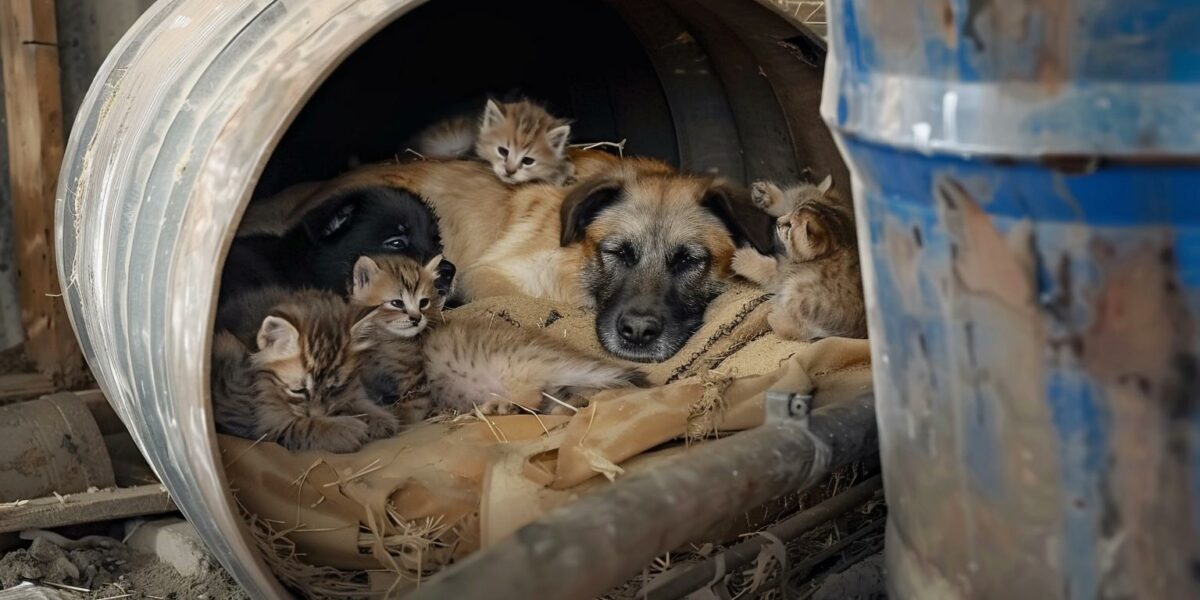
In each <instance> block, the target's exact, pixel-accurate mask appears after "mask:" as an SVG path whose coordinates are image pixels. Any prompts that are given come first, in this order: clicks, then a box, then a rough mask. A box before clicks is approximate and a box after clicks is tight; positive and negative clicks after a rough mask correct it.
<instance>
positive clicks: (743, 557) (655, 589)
mask: <svg viewBox="0 0 1200 600" xmlns="http://www.w3.org/2000/svg"><path fill="white" fill-rule="evenodd" d="M882 487H883V478H882V477H881V476H879V475H876V476H874V477H871V478H870V479H867V480H866V481H864V482H862V483H860V484H858V485H856V486H854V487H852V488H850V489H848V490H846V491H845V492H842V493H841V494H838V495H836V496H834V497H832V498H830V499H828V500H826V501H824V502H822V503H820V504H818V505H816V506H814V507H812V508H810V509H808V510H805V511H802V512H800V513H797V514H796V515H794V516H792V517H791V518H789V519H786V520H784V521H783V522H781V523H779V524H777V525H775V526H774V527H771V528H770V529H768V530H767V533H770V534H771V535H772V536H773V537H774V538H775V539H780V540H783V541H785V542H786V541H788V540H792V539H795V538H797V537H799V536H800V535H801V534H803V533H804V532H806V531H809V530H810V529H813V528H816V527H817V526H819V525H821V524H823V523H826V522H828V521H830V520H832V519H836V518H837V517H840V516H841V515H843V514H845V513H846V512H847V511H849V510H850V509H852V508H855V507H858V506H860V505H862V504H863V503H864V502H866V501H867V500H869V499H871V497H872V496H874V495H875V493H876V492H878V491H879V490H880V489H881V488H882ZM768 543H770V540H769V539H768V538H766V537H763V536H754V537H751V538H748V539H746V541H744V542H742V543H740V544H738V545H736V546H732V547H730V548H727V549H725V550H724V551H723V552H721V553H719V554H715V555H713V556H710V557H708V558H707V559H705V560H704V561H703V562H700V563H697V564H695V565H692V566H689V567H687V568H683V569H679V570H678V571H677V572H675V573H671V574H668V575H664V576H663V577H662V578H661V579H659V580H657V581H654V582H653V583H652V584H651V585H650V586H647V588H646V589H644V590H642V594H641V595H640V596H639V597H641V598H642V599H643V600H667V599H669V598H682V597H684V596H686V595H687V594H689V593H691V592H694V591H696V590H698V589H700V588H701V587H704V585H705V584H707V583H708V582H710V581H712V580H713V578H714V577H716V575H717V573H718V571H720V570H721V569H722V568H724V569H725V570H726V571H734V570H737V569H739V568H741V567H743V566H745V565H748V564H750V562H751V561H753V560H754V559H755V558H756V557H758V553H759V551H761V550H762V548H763V546H765V545H767V544H768ZM718 556H720V557H722V558H720V559H718V558H717V557H718ZM720 563H724V567H722V566H721V564H720Z"/></svg>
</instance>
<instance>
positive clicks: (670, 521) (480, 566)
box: [410, 395, 877, 600]
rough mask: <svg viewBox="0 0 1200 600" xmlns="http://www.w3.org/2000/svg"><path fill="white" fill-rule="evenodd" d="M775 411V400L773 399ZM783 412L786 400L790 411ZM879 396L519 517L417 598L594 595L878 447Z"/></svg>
mask: <svg viewBox="0 0 1200 600" xmlns="http://www.w3.org/2000/svg"><path fill="white" fill-rule="evenodd" d="M769 412H770V411H769ZM784 412H786V411H784ZM876 447H877V444H876V429H875V411H874V397H873V396H872V395H864V396H861V397H859V398H857V399H855V400H852V401H847V402H842V403H838V404H835V405H830V406H825V407H822V408H820V409H817V410H815V411H812V413H811V414H808V415H807V417H806V418H805V417H804V416H802V415H801V416H798V417H795V418H788V417H787V416H784V417H780V418H768V420H767V423H766V424H764V425H763V426H761V427H758V428H756V429H752V430H749V431H744V432H741V433H738V434H735V435H732V436H730V437H728V438H725V439H722V440H717V441H714V442H711V443H708V444H705V445H704V446H702V447H699V448H696V449H694V450H693V451H691V452H689V453H688V454H687V455H686V456H683V457H680V458H679V459H678V461H676V462H672V463H670V464H669V465H666V466H664V467H662V468H659V469H655V470H652V471H649V472H645V473H640V474H637V475H633V476H630V477H629V478H627V479H624V480H621V481H618V482H617V483H615V484H613V485H612V486H611V487H609V488H608V489H606V490H605V491H603V492H601V493H599V494H596V495H594V496H588V497H586V498H582V499H580V500H579V501H577V502H574V503H572V504H570V505H568V506H564V507H562V508H559V509H557V510H554V511H551V512H550V513H548V514H546V515H545V516H543V517H542V518H541V519H539V520H537V521H535V522H533V523H531V524H529V525H526V526H525V527H522V528H521V529H519V530H517V532H515V533H514V534H513V535H512V536H510V537H508V538H506V539H505V540H503V541H501V542H499V543H498V544H496V545H495V546H492V547H491V548H488V549H486V550H483V551H480V552H478V553H476V554H474V555H472V556H470V557H468V558H467V559H466V560H464V561H462V562H461V563H458V564H457V565H455V566H453V567H451V568H450V569H447V570H446V571H444V572H442V573H441V574H439V575H437V576H435V577H434V578H433V579H431V580H430V581H429V582H428V583H427V584H426V585H424V586H422V587H421V588H420V589H419V590H417V591H416V592H414V593H413V594H412V595H411V596H410V597H411V598H412V599H413V600H434V599H439V598H455V599H459V600H469V599H473V598H480V599H484V598H487V599H494V598H579V599H586V598H594V597H596V596H598V595H600V594H603V593H605V592H607V591H609V590H610V589H612V588H613V587H615V586H617V585H619V584H621V583H622V582H624V581H626V580H627V579H628V578H629V577H631V576H633V575H635V574H636V573H638V572H639V571H641V570H642V568H643V567H645V566H646V565H647V564H649V563H650V561H652V560H653V559H654V558H655V557H657V556H660V555H662V554H663V553H666V552H669V551H671V550H675V549H677V548H679V547H681V546H683V545H685V544H687V543H689V542H696V541H700V540H701V539H703V538H704V536H705V535H706V534H709V533H711V532H712V531H714V530H716V529H717V527H718V526H719V525H720V524H721V523H722V522H724V521H727V520H728V519H731V518H734V516H735V515H738V514H741V513H743V512H745V511H747V510H750V509H752V508H754V507H756V506H759V505H761V504H763V503H764V502H767V501H769V500H771V499H773V498H776V497H778V496H781V495H783V494H786V493H789V492H794V491H797V490H802V489H805V488H807V487H809V486H811V485H813V484H815V483H817V482H819V481H820V480H821V479H822V478H823V477H824V476H825V475H827V474H828V473H829V472H830V471H832V470H834V469H837V468H838V467H841V466H843V465H846V464H848V463H850V462H852V461H854V460H857V459H859V458H862V457H864V456H866V455H868V454H869V453H872V452H875V451H876Z"/></svg>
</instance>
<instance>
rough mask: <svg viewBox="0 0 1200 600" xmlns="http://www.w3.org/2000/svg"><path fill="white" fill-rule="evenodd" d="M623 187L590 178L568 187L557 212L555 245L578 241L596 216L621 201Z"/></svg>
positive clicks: (608, 179) (605, 179)
mask: <svg viewBox="0 0 1200 600" xmlns="http://www.w3.org/2000/svg"><path fill="white" fill-rule="evenodd" d="M624 188H625V183H624V182H623V181H621V180H620V179H613V178H611V177H593V178H591V179H588V180H585V181H583V182H581V183H579V184H578V185H576V186H575V187H573V188H571V191H570V192H569V193H568V194H567V197H566V198H564V199H563V203H562V210H561V211H560V212H559V218H560V225H561V227H562V228H561V231H562V237H561V238H559V241H558V243H559V245H561V246H566V245H567V244H570V243H571V242H574V241H577V240H579V239H580V238H582V237H583V232H584V230H585V229H587V226H588V225H589V224H590V223H591V222H592V220H593V219H595V218H596V215H598V214H600V211H602V210H604V209H605V208H608V207H609V206H612V204H613V203H614V202H616V201H617V200H619V199H620V198H621V192H622V191H624Z"/></svg>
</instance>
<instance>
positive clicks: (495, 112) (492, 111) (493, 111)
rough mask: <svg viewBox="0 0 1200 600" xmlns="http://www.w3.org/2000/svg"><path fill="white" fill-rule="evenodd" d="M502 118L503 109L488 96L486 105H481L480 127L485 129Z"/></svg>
mask: <svg viewBox="0 0 1200 600" xmlns="http://www.w3.org/2000/svg"><path fill="white" fill-rule="evenodd" d="M503 120H504V111H503V110H501V109H500V105H499V104H497V103H496V101H495V100H492V99H491V98H488V101H487V105H485V106H484V107H483V120H482V122H481V125H480V126H481V127H482V128H483V129H487V128H489V127H492V126H494V125H496V124H497V123H499V122H500V121H503Z"/></svg>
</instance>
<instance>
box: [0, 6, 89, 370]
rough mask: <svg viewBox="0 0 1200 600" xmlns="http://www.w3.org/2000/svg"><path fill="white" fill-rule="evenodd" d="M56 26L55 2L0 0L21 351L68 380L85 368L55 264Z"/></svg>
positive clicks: (59, 120) (58, 155)
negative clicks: (22, 340) (22, 333)
mask: <svg viewBox="0 0 1200 600" xmlns="http://www.w3.org/2000/svg"><path fill="white" fill-rule="evenodd" d="M55 27H56V26H55V21H54V0H0V62H3V64H4V102H5V109H6V112H7V115H8V145H9V171H10V173H11V175H12V199H13V203H12V204H13V239H14V240H15V242H16V243H15V244H14V246H15V249H16V260H17V284H18V287H19V288H20V289H19V292H20V301H21V321H22V323H23V324H24V326H25V335H26V343H25V352H26V355H27V356H29V358H30V360H32V361H33V363H34V364H35V365H36V366H37V368H38V370H39V371H41V372H42V373H43V374H45V375H47V376H49V377H50V378H51V379H53V380H54V381H56V382H58V383H63V384H68V383H74V382H77V381H78V380H79V379H80V378H81V376H82V375H83V374H84V373H85V367H84V362H83V356H82V355H81V354H80V352H79V346H78V344H77V342H76V341H75V334H74V332H72V331H71V324H70V322H69V321H68V320H67V312H66V307H65V306H64V305H63V301H62V292H61V290H60V289H59V285H58V270H57V268H56V267H55V261H54V197H55V190H56V189H57V186H58V171H59V167H60V166H61V164H62V159H63V115H62V96H61V92H60V86H59V72H58V34H57V31H56V28H55Z"/></svg>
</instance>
